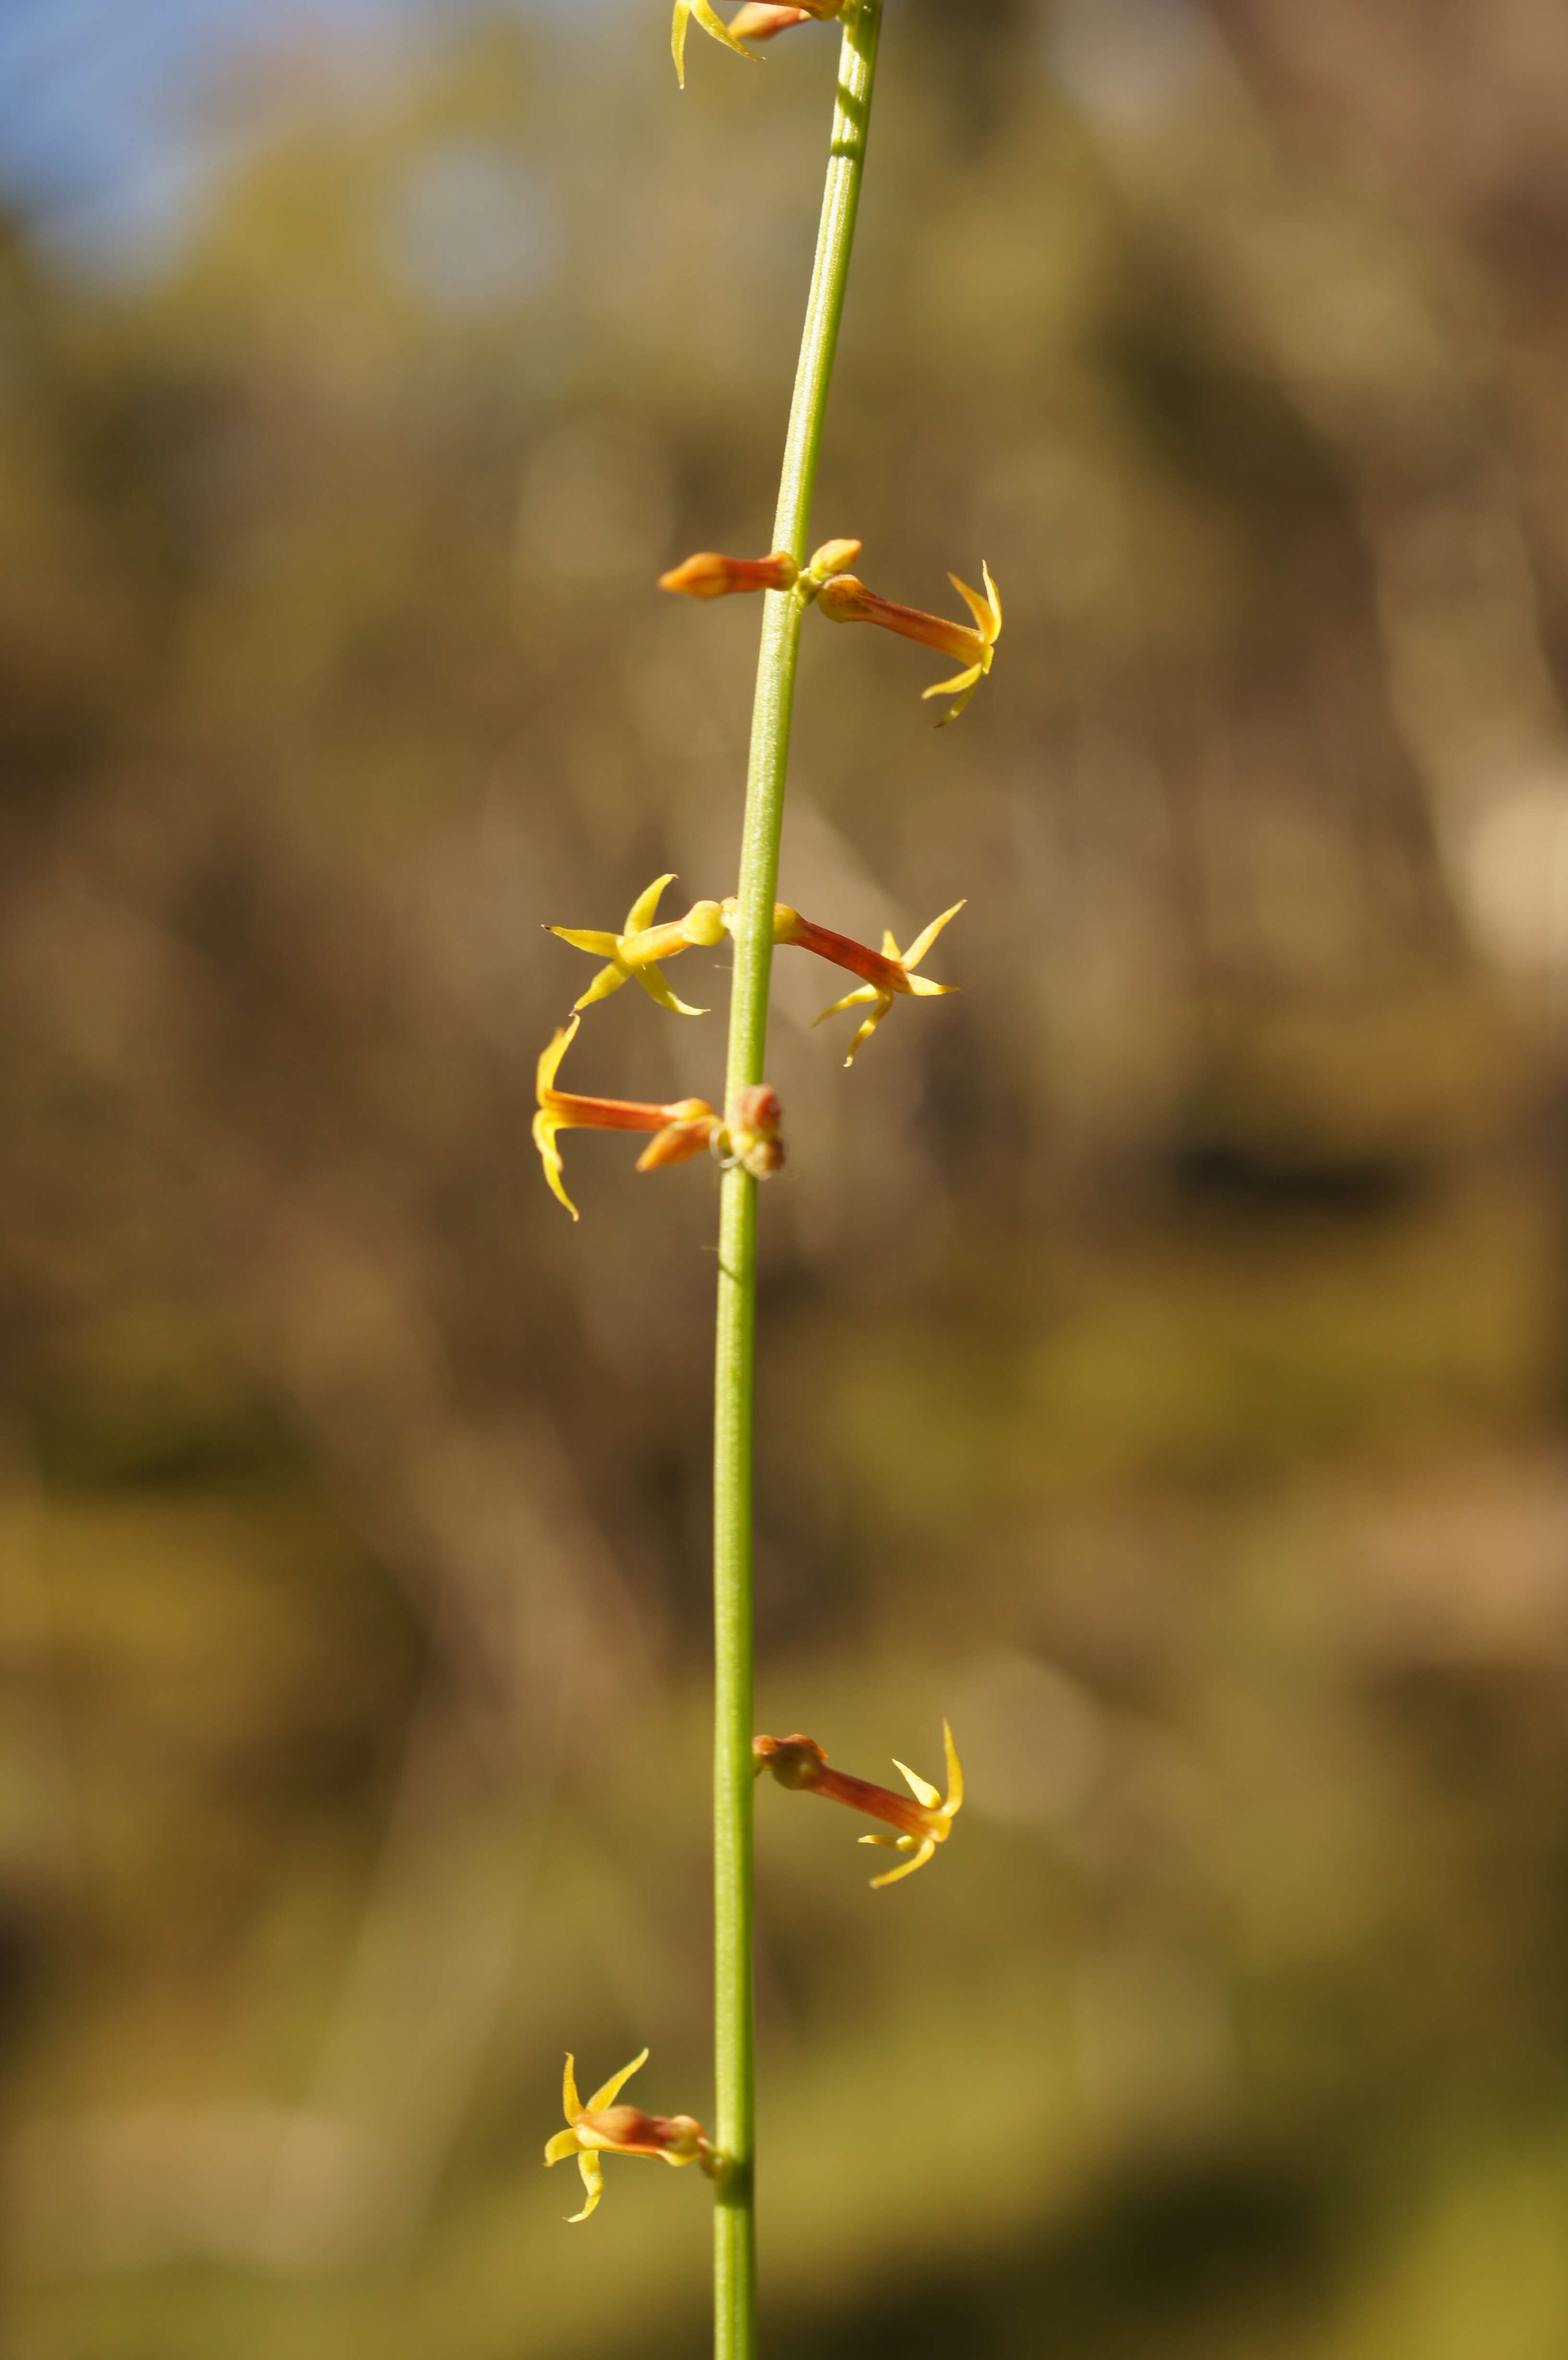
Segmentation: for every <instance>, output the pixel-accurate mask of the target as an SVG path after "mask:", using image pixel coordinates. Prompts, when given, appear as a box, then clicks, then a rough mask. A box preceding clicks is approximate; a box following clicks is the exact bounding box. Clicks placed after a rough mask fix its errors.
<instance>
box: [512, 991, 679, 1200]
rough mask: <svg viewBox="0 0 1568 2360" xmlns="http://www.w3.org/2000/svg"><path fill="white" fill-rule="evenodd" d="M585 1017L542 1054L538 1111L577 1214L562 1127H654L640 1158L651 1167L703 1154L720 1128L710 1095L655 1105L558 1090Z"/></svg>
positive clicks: (555, 1171)
mask: <svg viewBox="0 0 1568 2360" xmlns="http://www.w3.org/2000/svg"><path fill="white" fill-rule="evenodd" d="M582 1022H583V1019H582V1018H581V1016H574V1017H573V1018H572V1022H571V1023H570V1024H568V1025H566V1026H564V1027H563V1028H562V1029H561V1031H559V1032H557V1033H556V1034H555V1036H554V1038H553V1039H552V1041H551V1042H550V1046H549V1048H548V1049H546V1050H545V1051H544V1053H543V1054H542V1055H541V1056H540V1058H539V1079H538V1089H539V1112H538V1114H536V1115H535V1117H534V1145H535V1146H536V1147H537V1148H538V1149H539V1160H540V1162H541V1163H542V1164H543V1165H544V1176H545V1178H546V1179H547V1180H548V1181H549V1183H550V1187H551V1189H552V1190H553V1192H554V1194H555V1195H556V1196H559V1197H560V1199H561V1203H562V1204H563V1205H564V1206H565V1207H566V1209H567V1211H568V1212H569V1213H570V1214H571V1216H572V1219H573V1220H576V1218H577V1207H576V1206H575V1205H574V1204H573V1203H572V1199H571V1197H570V1196H568V1195H567V1193H566V1188H565V1185H564V1183H563V1182H562V1179H561V1150H560V1148H559V1147H557V1145H556V1143H555V1135H556V1132H557V1131H582V1130H585V1131H653V1132H655V1133H656V1134H657V1135H656V1136H655V1137H654V1138H653V1139H652V1140H650V1141H649V1142H648V1146H647V1147H646V1148H645V1149H644V1150H643V1152H642V1154H641V1155H640V1156H639V1157H638V1159H637V1170H638V1171H639V1172H649V1171H652V1170H654V1169H655V1168H656V1167H657V1166H658V1165H659V1164H682V1163H684V1162H685V1160H686V1158H687V1157H688V1156H689V1155H700V1154H701V1153H702V1150H703V1148H704V1147H707V1146H709V1145H710V1144H711V1143H712V1142H713V1136H714V1133H715V1132H716V1131H718V1130H719V1128H720V1124H719V1118H718V1116H717V1115H716V1114H715V1113H714V1111H713V1108H712V1107H711V1106H710V1105H709V1104H708V1102H707V1100H706V1098H677V1099H676V1100H675V1101H674V1103H673V1104H672V1105H669V1106H655V1105H652V1104H649V1103H646V1102H643V1101H640V1100H637V1099H635V1098H579V1097H578V1096H576V1095H575V1094H574V1093H573V1092H572V1091H570V1090H558V1089H557V1088H556V1087H555V1076H556V1073H557V1071H558V1069H559V1067H560V1065H561V1059H562V1057H564V1056H565V1054H566V1053H567V1051H568V1049H570V1048H571V1046H572V1042H573V1041H574V1040H575V1039H576V1037H577V1028H578V1026H579V1025H580V1024H581V1023H582Z"/></svg>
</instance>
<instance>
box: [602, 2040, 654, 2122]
mask: <svg viewBox="0 0 1568 2360" xmlns="http://www.w3.org/2000/svg"><path fill="white" fill-rule="evenodd" d="M647 2063H648V2050H647V2049H639V2050H638V2052H637V2055H636V2056H635V2057H634V2058H633V2059H632V2061H631V2063H630V2064H629V2065H623V2066H622V2067H621V2070H620V2071H619V2072H618V2073H612V2074H611V2076H610V2078H609V2080H608V2081H602V2082H601V2083H600V2085H599V2087H598V2088H597V2089H596V2090H595V2091H594V2092H593V2096H592V2097H591V2098H590V2099H589V2101H588V2111H589V2113H590V2114H599V2113H601V2112H602V2111H603V2110H604V2107H605V2106H613V2105H614V2104H615V2100H616V2099H617V2098H618V2097H619V2096H620V2094H621V2090H622V2087H623V2085H624V2084H625V2083H626V2082H627V2081H630V2080H631V2078H632V2075H633V2074H634V2073H636V2072H638V2071H640V2070H641V2069H642V2067H643V2066H645V2065H646V2064H647Z"/></svg>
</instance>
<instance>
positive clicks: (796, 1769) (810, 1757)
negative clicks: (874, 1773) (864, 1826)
mask: <svg viewBox="0 0 1568 2360" xmlns="http://www.w3.org/2000/svg"><path fill="white" fill-rule="evenodd" d="M942 1745H943V1747H944V1749H945V1751H946V1754H947V1793H946V1795H945V1796H942V1795H939V1794H938V1793H937V1790H936V1788H935V1787H934V1786H931V1784H930V1783H929V1782H928V1781H927V1780H926V1779H924V1778H922V1777H920V1775H918V1774H917V1773H916V1772H915V1771H913V1770H911V1769H909V1767H908V1765H906V1764H904V1763H902V1762H900V1761H898V1759H897V1757H895V1759H894V1763H893V1767H894V1769H895V1770H897V1771H898V1774H899V1775H900V1776H901V1777H902V1778H903V1780H904V1782H905V1784H906V1785H907V1786H908V1787H909V1794H911V1795H913V1797H914V1801H913V1802H911V1801H910V1800H909V1796H908V1795H900V1794H898V1792H897V1790H896V1789H895V1788H894V1787H891V1786H875V1785H874V1784H873V1783H872V1781H871V1780H870V1779H869V1778H852V1777H851V1776H850V1775H849V1774H848V1772H847V1771H844V1770H833V1769H830V1768H829V1766H828V1759H827V1756H826V1754H824V1753H823V1752H822V1747H821V1746H820V1745H819V1744H818V1743H817V1742H816V1740H815V1738H814V1737H801V1736H799V1735H797V1736H794V1737H754V1738H753V1739H752V1741H751V1750H752V1754H753V1756H754V1758H755V1761H756V1765H757V1775H759V1776H760V1775H761V1774H762V1772H763V1771H764V1770H770V1771H771V1772H772V1774H773V1775H774V1777H775V1778H776V1779H777V1780H778V1782H779V1786H788V1787H791V1788H793V1789H795V1790H796V1791H797V1792H800V1793H803V1794H807V1795H825V1796H826V1797H827V1798H828V1800H829V1802H831V1803H843V1804H844V1805H845V1806H846V1808H848V1809H850V1810H852V1811H864V1812H865V1814H866V1817H867V1818H868V1819H881V1820H883V1821H884V1822H885V1823H886V1825H887V1826H888V1827H892V1828H896V1829H897V1830H898V1833H897V1835H891V1836H883V1835H875V1836H862V1837H861V1839H860V1841H861V1842H862V1843H866V1844H887V1846H888V1847H889V1848H890V1849H891V1850H892V1851H894V1852H912V1853H913V1855H914V1857H913V1858H912V1859H911V1860H906V1861H903V1862H901V1863H899V1865H898V1867H897V1868H890V1869H888V1870H887V1871H886V1873H885V1874H883V1875H881V1876H874V1877H873V1878H872V1880H871V1883H872V1885H873V1887H874V1888H877V1887H879V1886H881V1885H897V1884H898V1880H899V1878H900V1877H904V1876H913V1874H914V1873H915V1871H916V1869H917V1868H923V1867H924V1866H925V1864H926V1863H927V1861H928V1860H930V1858H931V1854H932V1853H933V1852H935V1850H936V1848H937V1846H938V1844H940V1843H945V1842H946V1841H947V1840H948V1837H949V1836H950V1835H951V1834H952V1832H953V1820H954V1819H956V1818H957V1817H958V1814H959V1811H960V1809H961V1808H962V1807H963V1803H964V1770H963V1766H962V1765H961V1764H960V1762H959V1759H958V1749H957V1747H956V1746H955V1745H954V1744H953V1732H952V1730H951V1729H950V1728H949V1727H948V1725H947V1723H946V1721H943V1722H942Z"/></svg>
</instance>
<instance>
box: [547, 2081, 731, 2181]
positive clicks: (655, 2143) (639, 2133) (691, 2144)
mask: <svg viewBox="0 0 1568 2360" xmlns="http://www.w3.org/2000/svg"><path fill="white" fill-rule="evenodd" d="M647 2062H648V2051H647V2049H644V2050H643V2052H642V2054H641V2056H640V2057H634V2058H633V2059H632V2061H631V2063H630V2064H629V2065H623V2066H622V2068H621V2070H620V2071H619V2072H618V2073H612V2074H611V2076H610V2078H609V2080H608V2081H606V2082H604V2085H603V2087H602V2088H600V2089H597V2090H595V2091H594V2092H593V2096H592V2097H591V2098H590V2099H589V2101H588V2103H587V2104H586V2105H583V2103H582V2101H581V2099H580V2098H579V2097H578V2095H577V2082H576V2079H575V2077H574V2075H573V2071H572V2065H573V2060H572V2058H571V2057H570V2056H568V2058H567V2060H566V2072H565V2075H564V2078H563V2081H562V2084H561V2107H562V2110H563V2112H564V2113H565V2115H566V2128H565V2129H564V2130H563V2131H557V2132H556V2134H555V2136H554V2137H553V2138H552V2139H549V2140H547V2141H546V2143H545V2150H544V2159H545V2161H546V2163H547V2164H556V2163H561V2162H563V2161H564V2160H565V2158H566V2157H568V2156H569V2155H574V2156H575V2157H576V2158H577V2169H578V2170H579V2171H580V2172H581V2173H582V2174H583V2187H584V2188H585V2189H586V2190H587V2191H588V2201H587V2202H586V2203H585V2204H584V2205H583V2210H582V2212H573V2213H572V2223H573V2224H575V2223H577V2222H579V2221H586V2219H587V2218H588V2215H589V2213H590V2212H593V2208H594V2206H595V2205H596V2204H597V2203H598V2202H599V2199H600V2197H601V2196H602V2195H603V2194H604V2166H603V2165H602V2164H601V2163H600V2161H599V2158H600V2156H601V2155H653V2156H662V2157H663V2158H664V2160H665V2162H666V2163H672V2164H674V2165H675V2166H676V2168H677V2169H679V2168H680V2166H681V2164H683V2163H700V2164H701V2165H702V2169H703V2170H704V2171H706V2172H708V2173H709V2174H712V2173H713V2169H714V2168H715V2166H714V2158H713V2149H712V2148H711V2147H709V2145H708V2139H707V2134H706V2132H705V2131H704V2130H703V2128H702V2124H701V2123H699V2122H696V2121H694V2120H693V2118H692V2116H691V2115H690V2114H644V2113H643V2112H642V2111H641V2109H640V2108H639V2107H637V2106H617V2105H616V2103H615V2100H616V2098H617V2097H618V2095H619V2094H620V2091H621V2087H622V2084H623V2083H624V2082H626V2081H630V2080H631V2077H632V2075H633V2074H634V2073H635V2072H636V2071H637V2068H638V2066H639V2065H646V2064H647Z"/></svg>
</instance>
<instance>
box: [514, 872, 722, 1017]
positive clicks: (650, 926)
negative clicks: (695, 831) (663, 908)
mask: <svg viewBox="0 0 1568 2360" xmlns="http://www.w3.org/2000/svg"><path fill="white" fill-rule="evenodd" d="M674 881H675V872H674V870H673V869H671V870H670V874H669V875H668V876H667V877H656V878H655V879H654V880H653V883H652V884H651V885H650V886H649V887H648V890H647V891H646V892H643V893H639V894H638V895H637V900H636V901H634V902H633V903H632V906H631V908H630V909H629V910H628V911H627V912H626V931H625V932H624V933H623V934H601V933H597V932H594V931H592V930H590V929H587V928H579V927H574V926H547V927H546V928H545V932H546V934H559V935H560V937H561V941H562V942H563V943H570V944H571V945H572V948H573V949H574V950H580V951H587V952H589V953H590V954H591V955H592V956H593V957H594V958H602V959H606V960H608V962H609V964H608V966H606V967H601V968H600V970H599V972H598V974H597V975H596V976H595V977H594V978H593V982H592V983H591V984H590V985H589V987H588V989H587V990H586V991H585V992H584V993H583V997H582V999H581V1000H577V1001H575V1002H574V1007H575V1008H576V1009H577V1010H578V1011H581V1010H583V1009H584V1008H592V1007H593V1003H594V1001H595V1000H607V999H608V998H609V996H610V994H611V992H612V991H619V989H620V988H621V986H622V984H623V983H626V982H629V981H630V979H631V978H632V977H633V976H635V977H636V978H637V981H638V983H640V984H641V986H642V988H643V989H644V990H645V991H646V992H647V994H648V998H649V999H650V1000H658V1002H659V1006H660V1008H668V1009H669V1010H670V1013H671V1014H672V1015H675V1016H705V1015H706V1014H707V1012H708V1011H707V1010H706V1009H705V1008H689V1007H688V1006H687V1004H686V1002H685V1000H677V999H676V997H675V994H674V993H673V992H672V991H671V990H670V986H669V985H668V984H667V983H666V982H665V980H664V978H663V976H662V975H661V974H660V973H659V967H658V964H657V962H658V961H659V959H662V958H673V957H674V956H675V955H676V953H677V952H678V951H685V950H693V949H699V948H701V949H710V950H711V949H712V948H713V945H714V944H715V943H720V942H723V940H724V912H723V911H722V910H721V909H720V907H719V904H718V903H717V902H716V901H696V902H693V904H692V906H691V909H690V910H688V911H687V912H686V915H685V916H684V917H683V918H678V919H675V920H673V921H672V922H671V923H669V924H666V925H662V926H656V925H655V924H654V923H653V913H654V912H655V911H656V910H657V909H658V907H659V896H660V894H661V893H662V892H663V890H664V889H665V887H666V886H667V885H672V884H673V883H674Z"/></svg>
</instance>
